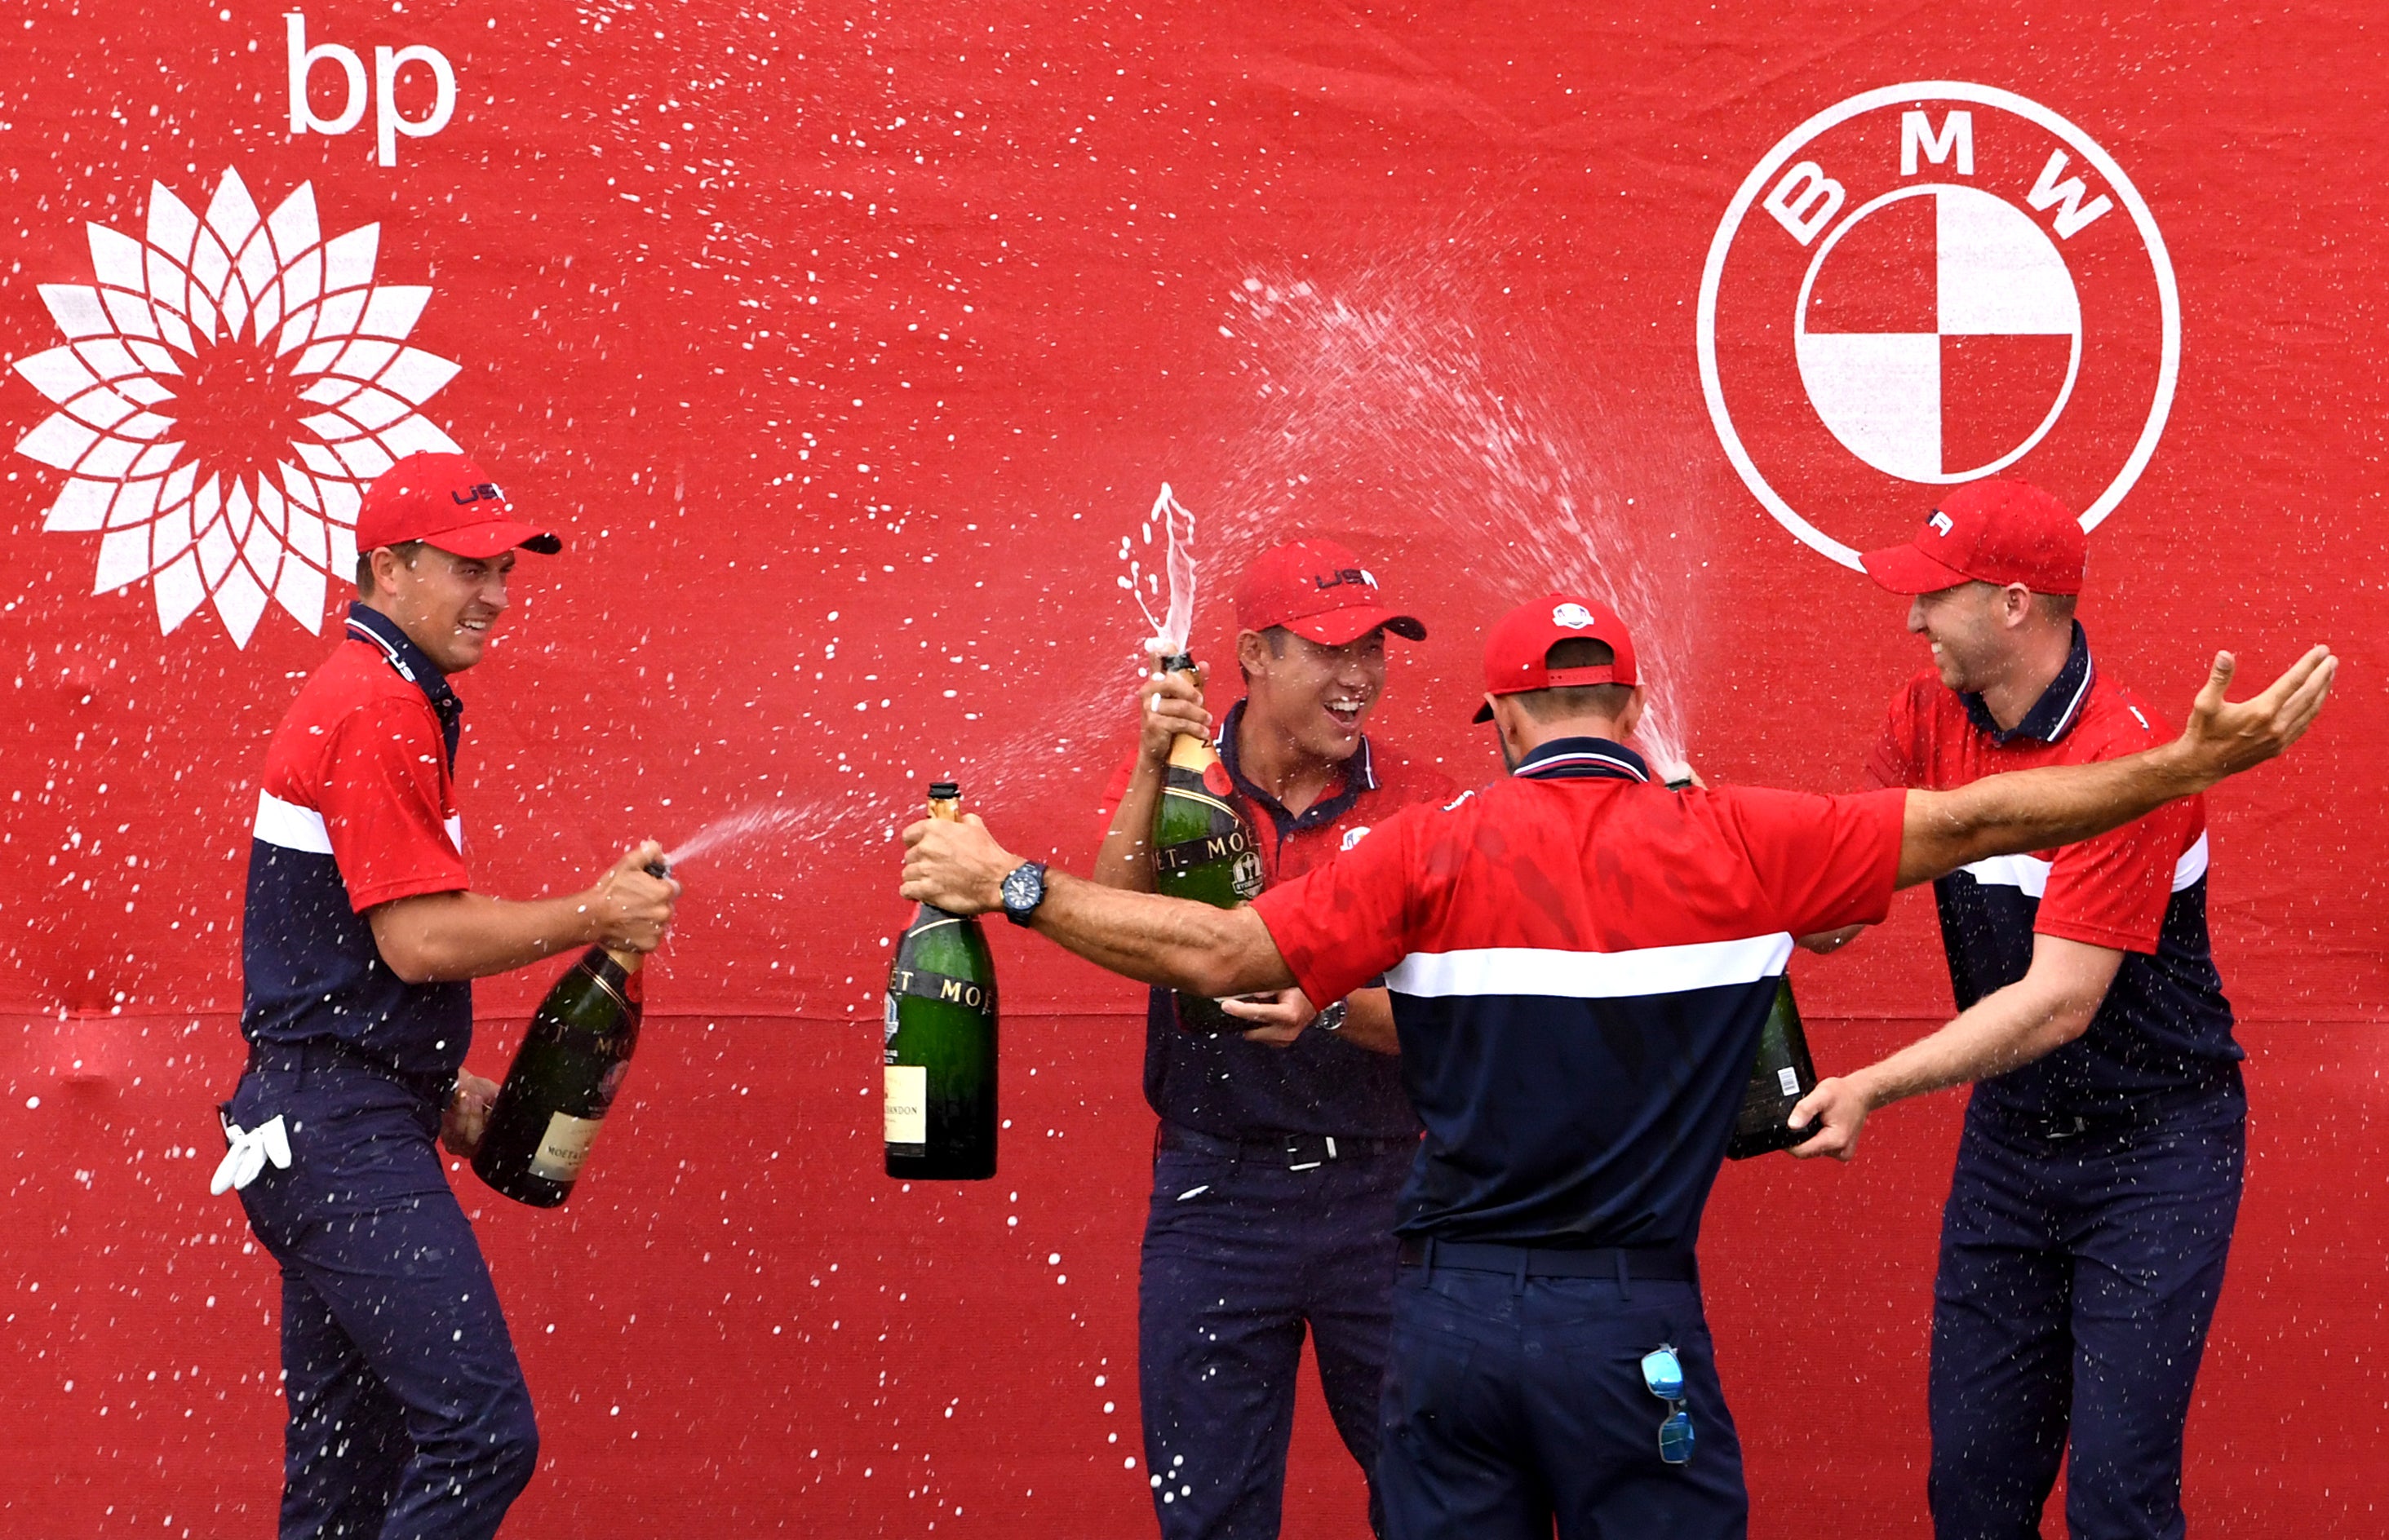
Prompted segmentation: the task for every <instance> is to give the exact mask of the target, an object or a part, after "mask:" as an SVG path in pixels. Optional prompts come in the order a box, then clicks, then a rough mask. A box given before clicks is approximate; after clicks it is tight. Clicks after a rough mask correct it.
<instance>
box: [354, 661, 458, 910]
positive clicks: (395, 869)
mask: <svg viewBox="0 0 2389 1540" xmlns="http://www.w3.org/2000/svg"><path fill="white" fill-rule="evenodd" d="M446 780H447V770H446V765H445V760H444V750H443V747H442V745H441V741H440V728H439V724H438V723H436V722H434V721H433V720H432V719H430V717H429V715H428V712H426V711H419V710H416V709H415V708H414V706H413V705H412V703H407V702H399V701H386V702H377V703H376V704H374V705H371V706H365V707H364V708H362V709H360V710H357V711H354V712H351V713H350V714H349V715H348V716H347V717H345V718H343V719H341V720H340V722H339V725H338V726H336V727H334V728H333V729H332V743H331V746H330V749H329V752H327V753H326V755H325V757H324V784H323V785H322V786H321V787H319V788H317V790H316V808H317V810H318V811H320V812H321V813H322V814H323V815H324V828H325V830H326V833H327V834H329V835H330V836H331V841H332V859H333V860H334V861H335V862H336V863H337V864H338V865H339V869H340V880H341V882H343V883H344V884H346V885H347V886H348V890H349V907H350V908H351V909H353V910H356V911H357V912H359V913H361V914H362V913H363V912H364V911H365V910H368V909H371V908H372V907H373V906H374V905H376V904H386V903H389V902H390V901H391V900H392V899H396V898H412V897H416V896H417V895H420V894H425V893H454V892H457V891H459V890H461V889H464V888H467V887H470V886H471V885H472V878H471V875H470V873H469V872H467V871H466V866H465V856H464V853H463V852H462V851H461V850H459V849H458V848H457V847H456V843H455V841H454V839H452V838H451V837H450V835H449V833H448V824H447V820H446V818H445V806H446V798H445V795H444V793H445V790H446Z"/></svg>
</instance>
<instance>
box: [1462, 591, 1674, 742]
mask: <svg viewBox="0 0 2389 1540" xmlns="http://www.w3.org/2000/svg"><path fill="white" fill-rule="evenodd" d="M1576 641H1587V642H1601V643H1607V645H1608V647H1609V652H1610V661H1609V662H1607V663H1591V664H1587V663H1579V664H1576V665H1574V666H1572V667H1571V666H1563V667H1560V668H1552V665H1551V651H1552V648H1553V647H1555V646H1557V645H1558V644H1559V643H1563V642H1576ZM1640 681H1641V676H1640V675H1639V674H1638V673H1637V672H1636V671H1635V665H1634V638H1633V637H1632V636H1631V635H1629V634H1628V632H1627V630H1626V622H1625V621H1623V620H1621V619H1619V618H1618V617H1616V615H1613V614H1612V613H1610V612H1609V611H1608V610H1606V609H1603V607H1601V606H1600V605H1596V604H1594V603H1593V602H1592V601H1591V600H1590V599H1582V598H1571V597H1569V596H1568V595H1567V594H1565V593H1547V594H1545V595H1543V597H1541V598H1540V599H1537V600H1533V601H1531V602H1529V603H1527V604H1524V605H1519V606H1517V607H1516V608H1515V609H1513V610H1511V611H1510V612H1509V613H1508V614H1506V615H1504V616H1502V617H1501V619H1499V620H1496V621H1494V622H1493V629H1492V630H1489V631H1488V632H1486V633H1485V693H1486V694H1488V695H1514V694H1522V693H1524V692H1526V691H1529V690H1561V689H1567V688H1570V687H1572V686H1576V685H1585V684H1623V685H1629V686H1631V685H1634V684H1636V683H1639V682H1640ZM1492 719H1493V707H1492V706H1491V705H1490V704H1489V703H1488V704H1485V705H1481V706H1477V708H1476V717H1475V720H1476V721H1480V722H1489V721H1491V720H1492Z"/></svg>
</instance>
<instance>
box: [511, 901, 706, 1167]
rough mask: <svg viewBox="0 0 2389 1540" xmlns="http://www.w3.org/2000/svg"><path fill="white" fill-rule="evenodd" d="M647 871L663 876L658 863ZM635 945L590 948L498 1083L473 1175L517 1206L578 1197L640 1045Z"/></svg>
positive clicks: (551, 995)
mask: <svg viewBox="0 0 2389 1540" xmlns="http://www.w3.org/2000/svg"><path fill="white" fill-rule="evenodd" d="M648 870H649V871H650V872H657V874H658V875H660V874H661V873H660V872H658V869H657V868H654V867H649V868H648ZM644 961H646V960H645V957H643V956H642V955H641V954H639V953H637V952H633V951H621V950H616V949H613V948H607V947H592V948H589V949H588V950H587V951H585V952H583V953H581V960H580V961H578V962H575V963H574V964H573V965H572V966H571V967H570V968H569V969H568V970H566V972H565V974H564V976H563V977H562V978H560V979H557V980H556V987H555V988H553V989H550V990H549V991H548V992H547V998H546V999H543V1000H542V1001H540V1002H539V1010H538V1012H536V1013H535V1014H534V1015H533V1016H532V1017H531V1021H530V1031H529V1032H527V1033H525V1034H524V1035H523V1040H522V1047H520V1048H518V1049H517V1050H515V1062H514V1064H513V1066H512V1067H511V1068H509V1069H508V1070H507V1071H506V1078H505V1083H504V1084H503V1085H501V1086H500V1087H499V1088H498V1100H497V1103H496V1105H494V1106H492V1108H491V1109H490V1122H489V1126H488V1128H487V1129H486V1130H485V1131H484V1132H483V1133H482V1135H481V1146H480V1148H479V1150H477V1151H475V1152H474V1153H473V1173H474V1175H476V1176H478V1177H480V1178H481V1180H483V1181H485V1182H487V1183H489V1184H490V1185H491V1186H492V1187H493V1188H495V1189H497V1190H499V1191H500V1192H503V1193H505V1195H506V1196H507V1197H509V1198H512V1199H514V1200H515V1201H516V1202H517V1203H529V1204H530V1205H531V1206H532V1207H533V1208H554V1207H556V1205H557V1204H559V1203H563V1202H564V1200H566V1199H567V1198H569V1197H571V1196H572V1187H573V1184H574V1183H575V1182H577V1181H579V1180H580V1179H581V1166H582V1165H585V1164H586V1163H587V1161H588V1159H589V1149H590V1146H591V1145H592V1144H594V1142H595V1141H596V1139H597V1130H598V1128H599V1126H602V1125H603V1124H604V1122H605V1120H606V1113H607V1109H608V1108H610V1107H612V1106H613V1104H614V1096H615V1093H616V1092H618V1091H620V1089H621V1088H622V1077H623V1076H624V1075H627V1074H629V1073H630V1068H631V1054H632V1051H633V1050H636V1049H637V1048H638V1046H639V1018H640V1016H641V1014H642V1011H643V1001H644V999H645V989H644V988H643V987H642V986H641V984H640V974H639V965H640V964H641V963H642V962H644Z"/></svg>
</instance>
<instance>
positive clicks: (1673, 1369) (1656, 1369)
mask: <svg viewBox="0 0 2389 1540" xmlns="http://www.w3.org/2000/svg"><path fill="white" fill-rule="evenodd" d="M1642 1383H1643V1384H1644V1385H1645V1386H1647V1387H1648V1388H1649V1389H1650V1392H1651V1394H1654V1395H1655V1396H1658V1397H1659V1398H1660V1399H1661V1400H1664V1401H1680V1400H1682V1399H1683V1396H1684V1366H1683V1365H1682V1364H1680V1363H1679V1362H1677V1361H1676V1350H1675V1349H1674V1348H1672V1347H1662V1348H1658V1349H1655V1350H1654V1351H1652V1352H1649V1353H1646V1354H1644V1355H1642Z"/></svg>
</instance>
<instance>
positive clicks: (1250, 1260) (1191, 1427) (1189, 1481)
mask: <svg viewBox="0 0 2389 1540" xmlns="http://www.w3.org/2000/svg"><path fill="white" fill-rule="evenodd" d="M1164 1133H1165V1136H1166V1137H1165V1139H1163V1141H1162V1145H1161V1148H1159V1149H1157V1150H1156V1152H1155V1153H1154V1162H1153V1203H1152V1207H1151V1209H1150V1211H1149V1213H1148V1215H1147V1218H1146V1221H1145V1230H1144V1255H1143V1268H1142V1271H1141V1274H1140V1277H1139V1279H1138V1284H1139V1287H1138V1291H1137V1326H1138V1332H1137V1371H1138V1373H1137V1378H1138V1389H1139V1394H1140V1396H1141V1399H1142V1402H1143V1413H1144V1457H1145V1463H1146V1466H1147V1468H1148V1469H1149V1470H1151V1472H1152V1482H1153V1501H1154V1511H1155V1512H1156V1515H1158V1517H1159V1519H1160V1521H1161V1533H1162V1534H1163V1535H1164V1536H1166V1537H1167V1540H1271V1537H1273V1536H1274V1535H1276V1534H1277V1533H1278V1521H1279V1516H1280V1512H1281V1509H1282V1508H1283V1506H1284V1495H1285V1455H1286V1445H1287V1441H1288V1440H1289V1439H1290V1438H1291V1437H1292V1435H1293V1432H1294V1393H1295V1380H1296V1375H1297V1371H1298V1370H1299V1368H1301V1363H1302V1339H1303V1335H1304V1332H1305V1330H1306V1329H1307V1330H1309V1334H1310V1336H1311V1338H1312V1341H1313V1343H1314V1350H1315V1351H1316V1352H1317V1354H1318V1355H1319V1379H1320V1386H1321V1388H1322V1390H1324V1391H1325V1392H1326V1393H1327V1409H1328V1412H1329V1415H1331V1416H1332V1417H1333V1418H1334V1419H1335V1431H1336V1432H1338V1433H1340V1434H1341V1435H1343V1439H1344V1446H1345V1447H1346V1448H1347V1449H1349V1450H1350V1451H1351V1452H1352V1457H1353V1458H1354V1459H1355V1460H1358V1461H1359V1462H1360V1465H1361V1470H1362V1471H1364V1472H1370V1471H1373V1469H1374V1467H1375V1464H1376V1458H1377V1391H1378V1386H1379V1384H1380V1383H1381V1381H1382V1380H1383V1377H1384V1374H1385V1367H1386V1325H1387V1313H1386V1312H1387V1295H1388V1294H1389V1293H1390V1292H1391V1291H1392V1289H1393V1281H1394V1199H1395V1197H1396V1196H1397V1195H1398V1194H1399V1191H1400V1190H1401V1184H1402V1180H1403V1178H1404V1177H1406V1176H1408V1175H1409V1172H1410V1167H1411V1161H1412V1158H1413V1157H1414V1156H1415V1154H1416V1152H1417V1145H1416V1143H1415V1141H1412V1140H1407V1139H1406V1140H1400V1141H1398V1142H1392V1143H1388V1142H1386V1141H1365V1142H1362V1141H1352V1140H1341V1141H1338V1144H1337V1149H1336V1152H1335V1155H1334V1156H1333V1157H1330V1156H1329V1155H1328V1153H1327V1152H1326V1149H1325V1146H1324V1141H1323V1140H1322V1139H1318V1138H1315V1137H1310V1136H1305V1137H1303V1138H1302V1139H1300V1140H1299V1141H1298V1146H1297V1150H1296V1152H1294V1153H1293V1154H1291V1155H1289V1154H1288V1153H1287V1152H1285V1151H1284V1149H1280V1148H1271V1147H1261V1146H1255V1145H1249V1144H1247V1145H1241V1146H1240V1145H1238V1144H1236V1143H1233V1142H1230V1141H1225V1140H1218V1139H1208V1138H1206V1137H1204V1136H1202V1135H1199V1134H1194V1133H1192V1132H1190V1131H1188V1130H1184V1129H1180V1128H1176V1127H1169V1128H1166V1129H1165V1130H1164ZM1297 1166H1302V1167H1307V1169H1299V1170H1297V1169H1294V1167H1297ZM1369 1522H1370V1525H1371V1527H1372V1529H1373V1530H1376V1531H1377V1532H1378V1533H1380V1534H1382V1533H1383V1525H1382V1522H1381V1521H1380V1519H1379V1502H1378V1496H1377V1492H1376V1487H1375V1483H1374V1480H1373V1479H1372V1482H1371V1485H1370V1494H1369Z"/></svg>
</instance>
